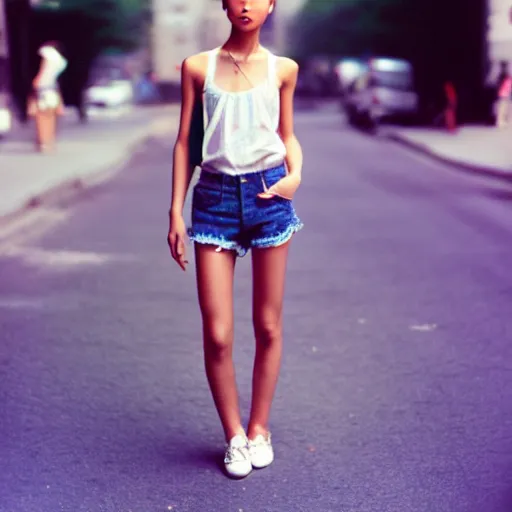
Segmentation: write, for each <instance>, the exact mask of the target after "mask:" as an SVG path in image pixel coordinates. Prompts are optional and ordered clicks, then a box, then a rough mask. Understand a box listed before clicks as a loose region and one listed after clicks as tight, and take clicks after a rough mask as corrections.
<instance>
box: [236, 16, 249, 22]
mask: <svg viewBox="0 0 512 512" xmlns="http://www.w3.org/2000/svg"><path fill="white" fill-rule="evenodd" d="M238 19H239V20H240V21H241V22H242V23H251V22H252V20H251V18H249V16H240V17H239V18H238Z"/></svg>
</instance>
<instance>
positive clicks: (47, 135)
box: [31, 42, 68, 153]
mask: <svg viewBox="0 0 512 512" xmlns="http://www.w3.org/2000/svg"><path fill="white" fill-rule="evenodd" d="M39 55H40V57H41V65H40V67H39V72H38V73H37V76H36V77H35V78H34V80H33V82H32V86H33V91H34V92H33V97H32V99H31V104H32V108H31V110H32V112H31V114H32V115H33V116H35V119H36V129H37V147H38V149H39V151H41V152H43V153H44V152H47V151H52V150H53V149H55V140H56V136H57V116H58V115H60V114H61V113H62V108H63V105H62V98H61V95H60V92H59V85H58V83H57V79H58V77H59V76H60V75H61V73H62V72H63V71H64V70H65V69H66V67H67V65H68V63H67V60H66V59H65V58H64V57H63V56H62V54H61V52H60V50H59V45H58V44H57V43H55V42H49V43H46V44H44V45H43V46H41V48H39Z"/></svg>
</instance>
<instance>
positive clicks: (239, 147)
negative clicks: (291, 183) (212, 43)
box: [201, 48, 286, 176]
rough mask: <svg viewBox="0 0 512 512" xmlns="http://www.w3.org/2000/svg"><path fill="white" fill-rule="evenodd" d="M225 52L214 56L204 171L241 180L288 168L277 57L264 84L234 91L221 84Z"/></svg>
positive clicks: (206, 86)
mask: <svg viewBox="0 0 512 512" xmlns="http://www.w3.org/2000/svg"><path fill="white" fill-rule="evenodd" d="M219 53H220V49H219V48H217V49H215V50H212V51H210V52H209V54H208V71H207V74H206V79H205V83H204V91H203V103H204V123H205V134H204V142H203V163H202V165H201V167H202V169H204V170H207V171H210V172H218V173H225V174H229V175H234V176H236V175H240V174H246V173H251V172H258V171H263V170H266V169H271V168H273V167H278V166H279V165H282V164H283V163H284V159H285V156H286V147H285V145H284V143H283V141H282V140H281V137H280V136H279V134H278V128H279V117H280V95H279V86H278V83H277V57H276V56H275V55H273V54H272V53H270V52H267V53H268V74H267V79H266V80H265V81H264V82H262V83H260V84H258V85H256V86H254V87H252V88H251V89H249V90H247V91H241V92H229V91H226V90H224V89H222V88H221V87H219V86H218V85H216V83H215V71H216V68H217V59H218V56H219Z"/></svg>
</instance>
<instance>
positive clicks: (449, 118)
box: [444, 80, 458, 133]
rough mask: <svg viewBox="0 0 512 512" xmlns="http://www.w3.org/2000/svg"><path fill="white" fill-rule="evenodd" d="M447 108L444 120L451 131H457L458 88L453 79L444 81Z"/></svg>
mask: <svg viewBox="0 0 512 512" xmlns="http://www.w3.org/2000/svg"><path fill="white" fill-rule="evenodd" d="M444 95H445V108H444V122H445V126H446V129H447V130H448V131H449V132H450V133H455V132H456V131H457V103H458V101H457V90H456V89H455V85H454V83H453V82H452V81H451V80H447V81H446V82H445V83H444Z"/></svg>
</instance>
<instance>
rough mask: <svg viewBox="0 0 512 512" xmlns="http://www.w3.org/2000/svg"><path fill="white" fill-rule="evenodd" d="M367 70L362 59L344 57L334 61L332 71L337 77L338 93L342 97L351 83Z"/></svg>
mask: <svg viewBox="0 0 512 512" xmlns="http://www.w3.org/2000/svg"><path fill="white" fill-rule="evenodd" d="M367 70H368V66H367V64H366V62H365V61H364V60H362V59H353V58H345V59H341V60H340V61H338V62H336V63H335V65H334V72H335V74H336V78H337V84H338V94H340V95H341V97H343V96H344V95H345V93H346V92H347V90H348V88H349V87H350V85H351V84H353V83H354V82H355V80H357V79H358V78H359V77H360V76H361V75H362V74H363V73H365V72H366V71H367Z"/></svg>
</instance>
